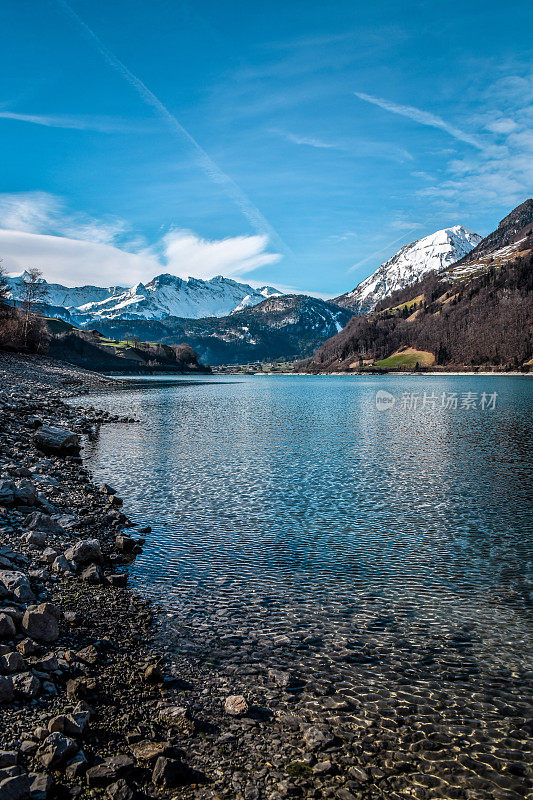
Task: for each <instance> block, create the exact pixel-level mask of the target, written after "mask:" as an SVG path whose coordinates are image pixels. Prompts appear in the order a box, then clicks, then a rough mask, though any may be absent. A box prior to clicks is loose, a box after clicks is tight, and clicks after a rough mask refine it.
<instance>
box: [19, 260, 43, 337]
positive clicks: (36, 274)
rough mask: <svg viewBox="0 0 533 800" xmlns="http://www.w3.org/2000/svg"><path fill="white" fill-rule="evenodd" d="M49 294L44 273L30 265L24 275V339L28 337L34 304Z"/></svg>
mask: <svg viewBox="0 0 533 800" xmlns="http://www.w3.org/2000/svg"><path fill="white" fill-rule="evenodd" d="M47 295H48V286H47V285H46V283H45V281H44V280H43V273H42V272H41V270H40V269H38V268H37V267H30V269H27V270H26V271H25V272H24V275H23V276H22V308H23V309H24V339H25V341H26V340H27V338H28V326H29V322H30V314H31V313H32V311H33V310H34V309H33V307H34V304H35V303H37V302H39V301H41V302H42V301H43V300H45V299H46V297H47Z"/></svg>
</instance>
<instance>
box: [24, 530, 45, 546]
mask: <svg viewBox="0 0 533 800" xmlns="http://www.w3.org/2000/svg"><path fill="white" fill-rule="evenodd" d="M22 540H23V541H24V542H26V544H29V545H31V546H32V547H38V548H39V549H42V548H44V547H46V534H44V533H41V532H40V531H30V532H29V533H25V534H24V536H22Z"/></svg>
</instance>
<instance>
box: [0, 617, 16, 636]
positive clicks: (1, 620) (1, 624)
mask: <svg viewBox="0 0 533 800" xmlns="http://www.w3.org/2000/svg"><path fill="white" fill-rule="evenodd" d="M15 631H16V629H15V625H14V623H13V620H12V619H11V617H10V616H9V615H8V614H0V639H12V638H13V636H14V635H15Z"/></svg>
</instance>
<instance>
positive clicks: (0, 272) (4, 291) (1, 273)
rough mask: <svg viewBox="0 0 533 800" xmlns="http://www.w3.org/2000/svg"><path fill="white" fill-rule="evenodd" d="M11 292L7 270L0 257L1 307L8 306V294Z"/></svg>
mask: <svg viewBox="0 0 533 800" xmlns="http://www.w3.org/2000/svg"><path fill="white" fill-rule="evenodd" d="M8 294H9V287H8V285H7V281H6V270H5V267H4V266H3V265H2V259H1V258H0V309H2V310H3V309H4V308H5V307H6V306H7V296H8Z"/></svg>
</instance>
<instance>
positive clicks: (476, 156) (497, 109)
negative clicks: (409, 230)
mask: <svg viewBox="0 0 533 800" xmlns="http://www.w3.org/2000/svg"><path fill="white" fill-rule="evenodd" d="M483 102H484V106H485V108H487V109H488V110H487V111H483V113H482V114H479V115H478V116H477V117H475V118H474V121H475V122H476V123H477V124H478V125H479V126H480V127H482V128H483V129H485V130H487V131H490V134H489V136H490V135H491V134H492V137H493V141H492V142H490V141H488V142H487V145H486V147H485V148H484V150H482V151H479V152H477V153H472V152H471V153H470V154H469V155H468V157H463V158H457V157H454V158H451V159H450V160H449V161H448V162H447V163H446V164H445V169H446V172H447V176H446V177H445V178H444V179H443V180H440V181H437V180H435V181H434V182H433V183H432V185H431V186H427V187H425V188H424V189H421V190H420V191H419V192H418V195H419V196H420V197H423V198H427V199H430V200H432V201H434V202H435V203H437V204H439V203H440V204H441V205H446V204H448V203H451V204H454V203H456V202H457V201H461V202H466V203H470V204H474V203H475V204H481V205H483V206H485V207H491V206H492V207H494V206H497V207H501V206H508V207H509V206H514V205H516V204H517V203H520V202H522V201H523V200H525V199H526V198H527V197H530V196H531V192H532V189H533V131H532V128H531V118H532V115H533V73H532V74H531V75H528V76H525V77H524V76H519V75H509V76H507V77H505V78H501V79H499V80H498V81H496V83H494V84H492V85H491V86H489V87H487V89H486V91H485V93H484V95H483Z"/></svg>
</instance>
